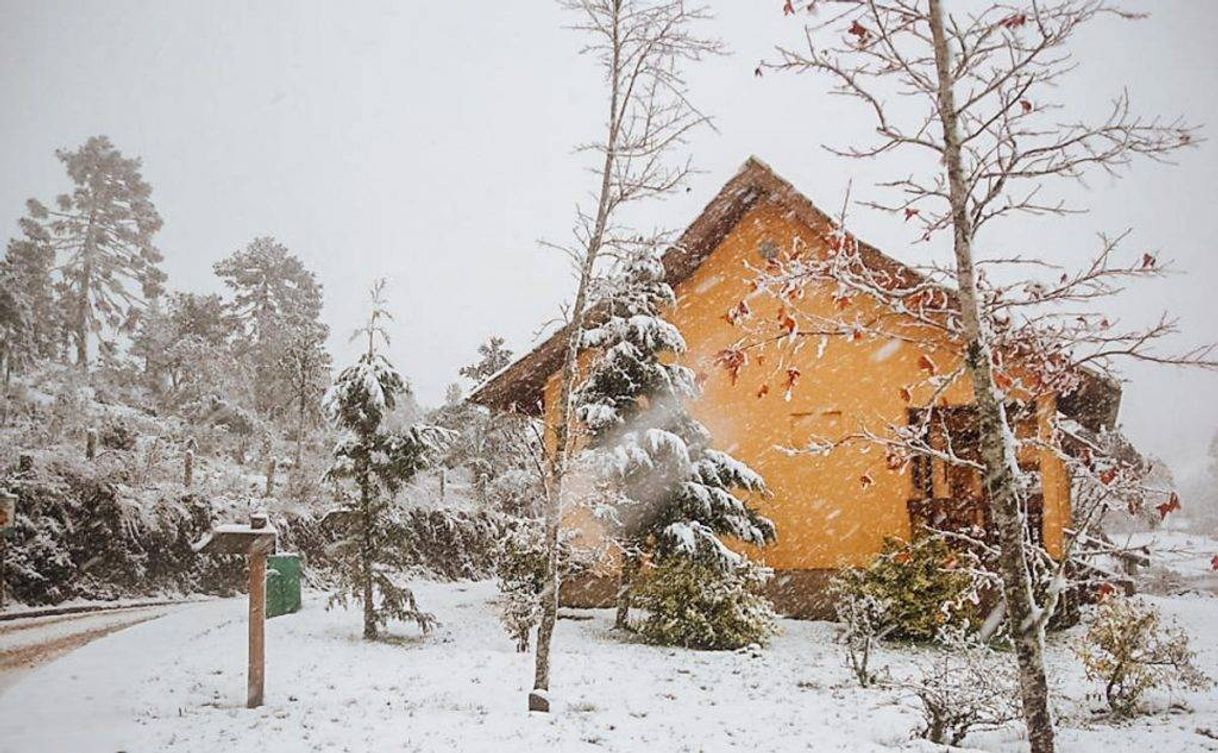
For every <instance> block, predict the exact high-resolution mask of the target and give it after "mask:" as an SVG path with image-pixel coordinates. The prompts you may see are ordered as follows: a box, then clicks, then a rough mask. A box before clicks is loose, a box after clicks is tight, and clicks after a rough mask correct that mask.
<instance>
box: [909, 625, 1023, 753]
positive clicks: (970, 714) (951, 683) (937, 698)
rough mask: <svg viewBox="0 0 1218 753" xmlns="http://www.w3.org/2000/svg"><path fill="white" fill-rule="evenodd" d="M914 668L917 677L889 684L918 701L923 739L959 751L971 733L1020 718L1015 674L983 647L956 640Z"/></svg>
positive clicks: (995, 653) (1008, 666)
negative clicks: (956, 746)
mask: <svg viewBox="0 0 1218 753" xmlns="http://www.w3.org/2000/svg"><path fill="white" fill-rule="evenodd" d="M915 666H916V667H917V670H918V674H917V675H913V676H910V677H908V678H906V679H905V680H902V681H899V682H895V683H890V684H891V685H892V686H893V687H895V688H898V689H900V690H902V691H904V692H907V693H909V694H911V695H913V696H914V697H915V698H917V700H918V702H919V709H920V710H921V712H922V721H923V723H922V726H921V727H920V728H919V729H918V730H917V734H918V736H919V737H923V738H926V739H927V740H930V741H931V742H933V743H938V744H940V745H959V744H960V743H962V742H963V741H964V739H965V737H966V736H967V735H968V733H969V732H972V731H984V730H992V729H997V728H999V727H1002V726H1003V725H1005V724H1007V723H1009V722H1011V721H1014V720H1015V719H1018V718H1019V714H1020V709H1019V706H1018V701H1017V695H1016V689H1017V683H1016V681H1015V668H1014V667H1013V666H1012V665H1011V662H1010V661H1009V660H1007V659H1006V658H1005V657H1003V656H1002V655H1000V654H998V653H997V652H995V651H994V650H993V649H990V648H989V647H987V646H985V645H984V644H980V643H976V642H973V641H969V640H964V639H958V640H952V641H949V642H948V643H947V644H946V645H944V646H943V647H939V648H935V649H934V650H933V652H932V653H931V655H930V656H929V658H926V659H922V660H919V661H915Z"/></svg>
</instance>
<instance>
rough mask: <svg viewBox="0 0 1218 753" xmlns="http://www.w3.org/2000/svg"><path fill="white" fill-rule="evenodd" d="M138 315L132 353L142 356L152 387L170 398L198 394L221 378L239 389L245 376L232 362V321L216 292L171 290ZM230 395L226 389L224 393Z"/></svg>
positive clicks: (228, 386)
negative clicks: (208, 293) (138, 319)
mask: <svg viewBox="0 0 1218 753" xmlns="http://www.w3.org/2000/svg"><path fill="white" fill-rule="evenodd" d="M166 298H167V300H166V301H164V303H163V305H162V303H161V302H159V301H154V302H153V303H152V304H150V305H149V307H148V308H147V309H146V310H145V311H144V313H143V314H142V315H141V316H140V321H139V328H138V330H137V331H136V333H135V336H134V337H133V338H132V342H131V350H130V353H131V355H133V356H135V357H137V358H142V359H143V360H144V373H145V377H146V379H147V380H148V381H149V383H150V385H151V387H152V389H153V390H155V391H157V392H158V393H160V394H162V396H163V397H165V398H167V399H169V400H170V401H172V402H174V403H179V404H180V403H181V402H183V401H187V400H192V399H198V398H201V397H203V396H204V394H205V393H206V392H209V391H215V390H217V389H218V388H219V387H220V384H221V383H222V382H223V383H225V389H223V390H222V391H223V392H225V393H233V392H238V391H240V387H241V386H243V385H244V382H245V381H246V380H244V379H242V378H241V373H240V370H239V369H238V370H234V369H233V368H232V366H231V362H230V358H229V355H230V354H231V339H232V335H233V334H234V324H233V322H232V320H231V319H230V318H229V316H228V314H227V311H226V309H225V306H224V303H223V301H222V300H221V299H220V297H219V296H218V295H214V294H212V295H203V294H200V293H182V292H175V293H173V294H171V295H169V296H167V297H166ZM229 396H230V397H231V394H229Z"/></svg>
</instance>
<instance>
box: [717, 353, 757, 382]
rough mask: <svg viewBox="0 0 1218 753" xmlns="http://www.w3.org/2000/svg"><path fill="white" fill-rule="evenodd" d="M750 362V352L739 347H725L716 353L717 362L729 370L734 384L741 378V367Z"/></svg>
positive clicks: (728, 372)
mask: <svg viewBox="0 0 1218 753" xmlns="http://www.w3.org/2000/svg"><path fill="white" fill-rule="evenodd" d="M748 362H749V357H748V354H746V353H745V352H744V351H743V350H740V349H738V348H724V349H723V350H721V351H719V352H718V353H716V354H715V364H717V365H719V366H722V367H723V368H724V369H726V370H727V374H728V376H729V377H730V378H731V380H732V384H735V383H736V380H737V379H739V378H740V369H741V368H743V367H744V365H745V364H747V363H748Z"/></svg>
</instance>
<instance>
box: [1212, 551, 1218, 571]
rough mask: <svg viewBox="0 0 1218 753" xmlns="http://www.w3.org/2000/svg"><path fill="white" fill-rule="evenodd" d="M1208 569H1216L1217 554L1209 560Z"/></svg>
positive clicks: (1217, 565) (1217, 562)
mask: <svg viewBox="0 0 1218 753" xmlns="http://www.w3.org/2000/svg"><path fill="white" fill-rule="evenodd" d="M1210 569H1211V570H1218V554H1215V555H1214V558H1213V559H1212V560H1210Z"/></svg>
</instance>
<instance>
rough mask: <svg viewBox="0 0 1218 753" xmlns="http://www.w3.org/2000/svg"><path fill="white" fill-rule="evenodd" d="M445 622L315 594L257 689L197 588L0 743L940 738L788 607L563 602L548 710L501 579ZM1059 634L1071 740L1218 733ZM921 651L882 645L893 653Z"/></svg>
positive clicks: (234, 626) (869, 744) (13, 701)
mask: <svg viewBox="0 0 1218 753" xmlns="http://www.w3.org/2000/svg"><path fill="white" fill-rule="evenodd" d="M417 593H418V595H419V597H420V600H421V602H422V603H423V604H424V605H425V606H426V607H427V608H428V609H430V610H432V611H434V612H435V613H436V615H437V617H439V618H440V620H442V622H443V625H442V626H441V627H440V628H439V629H438V630H437V631H436V632H435V633H433V634H432V635H431V636H428V637H427V638H425V639H424V638H421V637H419V636H418V635H417V634H414V633H411V632H403V633H402V634H401V636H400V638H399V639H397V640H394V641H392V642H383V643H375V644H367V643H364V642H362V641H360V640H359V637H358V636H359V629H360V620H359V617H358V615H357V614H354V613H346V612H342V611H332V612H326V611H325V610H324V609H323V608H322V606H321V604H322V603H323V601H324V600H323V597H321V596H320V595H318V594H309V596H308V599H307V604H306V607H305V609H304V610H303V611H301V612H300V613H298V614H296V615H291V616H285V617H281V618H277V619H274V620H271V621H270V622H269V623H268V625H267V633H268V635H267V638H268V651H267V653H268V670H267V675H268V676H267V702H266V705H265V706H264V707H262V708H260V709H257V710H247V709H245V708H244V707H243V702H244V698H245V602H244V601H243V600H241V599H230V600H224V601H218V602H210V603H204V604H199V605H193V606H189V607H185V608H182V609H180V610H178V611H175V612H174V613H173V614H170V615H168V616H166V617H163V618H160V619H157V620H153V621H151V622H146V623H143V624H140V625H137V626H135V627H132V628H129V629H127V630H124V631H122V632H119V633H115V634H113V635H110V636H107V637H105V638H102V639H100V640H97V641H95V642H93V643H90V644H89V645H87V646H85V647H84V648H82V649H80V650H78V651H76V652H74V653H72V654H70V655H68V656H66V657H64V658H62V659H60V660H59V661H57V662H54V663H52V664H50V665H48V666H45V667H42V668H40V669H38V670H36V671H34V672H32V673H30V674H29V675H28V676H26V677H25V678H24V679H23V680H22V681H21V682H20V683H18V684H17V685H15V686H13V687H11V688H9V689H8V690H6V691H4V692H3V694H2V695H0V751H3V753H84V752H87V751H105V752H107V753H112V752H113V751H126V752H127V753H142V752H145V751H146V752H150V753H151V752H160V751H182V752H187V751H200V752H202V751H208V752H209V753H210V752H211V751H224V753H243V752H245V751H248V752H250V753H253V752H254V751H259V752H263V751H265V752H268V753H278V752H280V751H282V752H284V753H287V752H288V751H291V752H293V753H295V752H296V751H314V750H316V751H330V750H333V751H357V752H358V751H454V750H459V751H542V750H547V751H548V750H555V751H581V750H583V751H638V750H644V749H649V750H658V751H719V750H748V751H752V752H754V753H760V752H762V751H803V750H815V751H834V750H842V751H882V750H918V751H929V750H940V749H941V748H939V747H937V746H931V745H929V744H926V743H924V742H922V741H914V740H911V739H910V733H911V730H913V729H914V728H915V726H916V725H917V723H918V714H917V712H916V710H915V708H914V707H913V705H912V702H911V701H909V700H907V699H902V698H901V697H899V696H898V695H897V694H895V693H893V692H890V691H880V690H862V689H859V688H858V687H856V686H855V685H854V684H853V683H852V682H851V681H850V679H849V676H848V673H847V672H846V670H845V668H844V666H843V664H842V659H841V654H840V651H839V649H838V647H837V646H836V645H835V644H834V643H833V642H832V638H833V634H834V627H833V626H832V625H829V624H826V623H817V622H796V621H784V622H783V625H782V627H783V632H782V634H781V635H780V636H778V638H776V639H775V641H774V642H773V644H772V645H771V646H770V647H769V648H766V649H764V650H760V651H744V652H738V653H706V652H695V651H684V650H674V649H664V648H656V647H651V646H644V645H639V644H632V643H626V642H623V641H622V640H621V639H620V638H618V637H617V636H616V635H615V634H614V633H613V632H612V631H611V630H610V629H609V625H610V621H611V614H610V613H609V612H606V611H595V612H586V613H580V614H581V615H582V616H589V617H591V619H586V620H563V621H562V622H560V623H559V627H558V631H557V635H556V657H555V676H554V681H553V689H554V692H553V694H552V698H553V702H554V708H555V711H554V713H552V714H549V715H530V714H528V713H527V712H526V711H525V710H524V709H525V699H526V691H527V688H528V687H529V684H530V679H531V676H532V659H531V655H527V654H517V653H515V652H514V651H513V646H512V642H511V641H510V640H509V639H508V638H507V636H506V635H504V634H503V632H502V631H501V629H500V627H499V625H498V622H497V621H496V618H495V614H494V611H493V609H492V606H491V602H492V600H493V599H494V597H495V590H494V587H493V585H492V584H489V583H474V584H420V585H419V587H418V589H417ZM1153 601H1154V602H1155V603H1156V604H1158V605H1159V606H1160V607H1161V608H1162V609H1163V610H1164V612H1166V613H1167V614H1169V615H1172V616H1175V617H1176V618H1178V619H1179V620H1180V622H1181V623H1182V624H1183V625H1184V626H1185V627H1186V628H1187V629H1188V630H1189V632H1190V633H1191V634H1192V635H1193V637H1194V645H1195V647H1196V648H1197V649H1198V650H1199V657H1198V663H1199V664H1200V666H1201V667H1203V668H1204V669H1205V671H1206V672H1208V673H1209V674H1210V675H1211V676H1218V635H1215V631H1214V629H1213V628H1214V626H1215V625H1218V599H1215V598H1212V597H1210V596H1205V595H1185V596H1177V597H1172V598H1159V597H1154V598H1153ZM1069 637H1070V636H1069V635H1066V636H1055V637H1054V639H1053V641H1052V644H1053V645H1052V646H1051V647H1050V651H1051V655H1052V658H1053V666H1054V668H1055V675H1056V678H1055V680H1056V683H1057V684H1058V685H1059V686H1060V688H1061V689H1062V691H1063V694H1062V695H1063V700H1062V702H1061V709H1060V714H1061V732H1060V735H1061V740H1062V743H1061V750H1063V751H1072V752H1073V751H1094V752H1100V751H1102V753H1148V752H1149V751H1180V752H1186V751H1215V750H1218V739H1212V738H1210V737H1207V736H1206V735H1205V734H1203V733H1201V732H1199V731H1198V730H1210V731H1212V732H1213V734H1218V698H1216V697H1215V694H1214V692H1212V691H1207V692H1202V693H1190V694H1183V695H1180V696H1177V697H1175V698H1174V699H1172V700H1174V701H1175V702H1177V703H1179V704H1182V705H1183V706H1184V707H1185V708H1184V709H1180V708H1177V709H1174V710H1172V709H1169V708H1168V700H1169V699H1167V698H1159V699H1157V704H1158V705H1159V706H1160V708H1162V709H1164V710H1163V711H1161V713H1159V714H1157V715H1154V716H1150V717H1144V718H1142V719H1139V720H1137V721H1134V722H1131V723H1126V724H1123V725H1120V726H1108V725H1107V724H1106V723H1101V722H1100V721H1098V720H1093V719H1092V718H1091V711H1090V710H1091V709H1092V708H1093V707H1094V706H1096V705H1098V704H1097V703H1096V702H1095V701H1094V700H1092V699H1088V698H1086V697H1085V695H1086V693H1087V692H1088V691H1089V690H1093V688H1092V686H1091V685H1090V684H1088V683H1086V682H1085V681H1084V680H1083V679H1082V677H1081V674H1080V673H1079V671H1078V668H1077V664H1076V662H1074V661H1073V659H1072V658H1071V655H1070V653H1069V650H1068V648H1067V646H1066V642H1067V641H1068V640H1069ZM911 656H912V651H911V650H908V649H903V650H893V651H886V652H884V653H883V655H882V657H881V660H882V662H884V663H888V664H890V665H891V666H892V668H893V670H894V672H901V671H903V670H904V669H907V668H908V662H909V661H910V658H911ZM967 743H968V744H969V745H970V746H973V747H974V748H977V749H981V750H988V751H1004V752H1005V751H1015V750H1021V749H1022V748H1023V743H1022V741H1021V739H1020V737H1019V733H1018V731H1017V730H1015V729H1010V730H1002V731H998V732H990V733H979V734H975V735H973V736H971V737H970V738H969V739H968V740H967Z"/></svg>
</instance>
